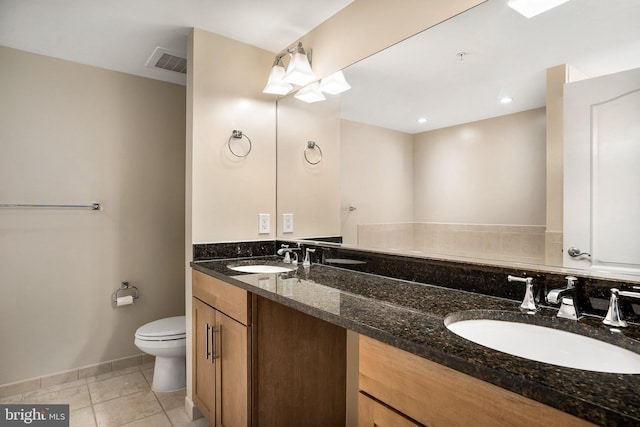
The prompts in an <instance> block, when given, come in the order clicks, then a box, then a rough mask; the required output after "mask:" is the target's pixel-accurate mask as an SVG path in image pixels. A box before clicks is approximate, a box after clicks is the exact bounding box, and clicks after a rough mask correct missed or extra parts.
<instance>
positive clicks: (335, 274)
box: [191, 257, 640, 426]
mask: <svg viewBox="0 0 640 427" xmlns="http://www.w3.org/2000/svg"><path fill="white" fill-rule="evenodd" d="M265 263H268V264H273V265H281V266H288V267H292V266H291V265H290V264H281V263H280V262H279V261H278V258H277V257H263V258H259V259H255V258H251V259H228V260H216V261H204V262H195V263H192V264H191V265H192V267H193V268H194V269H195V270H198V271H201V272H203V273H205V274H208V275H211V276H213V277H217V278H219V279H221V280H224V281H226V282H228V283H231V284H233V285H235V286H238V287H240V288H243V289H246V290H247V291H250V292H252V293H255V294H257V295H260V296H262V297H265V298H268V299H270V300H273V301H276V302H278V303H281V304H283V305H286V306H288V307H291V308H294V309H296V310H298V311H301V312H304V313H307V314H310V315H312V316H315V317H318V318H321V319H323V320H325V321H328V322H330V323H333V324H336V325H339V326H342V327H344V328H346V329H350V330H353V331H355V332H358V333H360V334H363V335H367V336H369V337H372V338H375V339H377V340H379V341H382V342H385V343H387V344H390V345H393V346H395V347H398V348H401V349H403V350H406V351H408V352H410V353H413V354H416V355H419V356H421V357H424V358H426V359H429V360H432V361H434V362H437V363H440V364H442V365H444V366H448V367H450V368H453V369H455V370H457V371H460V372H463V373H466V374H469V375H471V376H474V377H476V378H479V379H482V380H484V381H487V382H489V383H492V384H495V385H498V386H500V387H503V388H505V389H508V390H511V391H513V392H515V393H518V394H521V395H523V396H526V397H529V398H531V399H534V400H537V401H539V402H542V403H544V404H547V405H549V406H552V407H555V408H557V409H560V410H562V411H564V412H567V413H570V414H573V415H576V416H578V417H580V418H583V419H586V420H589V421H591V422H593V423H595V424H598V425H603V426H629V425H640V375H631V374H611V373H600V372H591V371H582V370H576V369H571V368H565V367H560V366H555V365H549V364H545V363H540V362H535V361H531V360H527V359H523V358H520V357H516V356H511V355H509V354H506V353H502V352H499V351H495V350H492V349H489V348H487V347H483V346H481V345H478V344H475V343H473V342H471V341H468V340H465V339H463V338H461V337H459V336H457V335H455V334H454V333H452V332H451V331H449V330H448V329H447V328H446V327H445V325H444V319H445V318H446V317H447V316H449V315H451V314H454V313H458V314H455V315H456V316H464V317H467V318H468V317H474V316H477V317H491V318H496V319H509V320H512V321H519V322H524V323H536V324H541V325H543V326H548V327H553V328H557V329H564V330H569V331H573V332H577V333H580V334H583V335H588V336H593V337H596V338H599V339H601V340H604V341H609V342H612V343H615V344H618V345H620V346H622V347H625V348H627V349H629V350H632V351H635V352H636V353H640V331H638V329H640V327H638V326H636V325H634V326H632V327H631V328H629V329H627V330H625V331H624V335H623V334H621V333H613V332H611V331H610V330H609V328H607V327H605V326H604V325H602V323H601V319H599V318H597V317H589V316H586V317H583V318H582V319H580V320H579V322H574V321H571V320H565V319H558V318H556V317H555V314H556V310H553V309H548V308H542V309H541V310H540V311H539V312H538V313H536V314H535V315H527V314H523V313H521V312H520V310H519V309H518V306H519V305H520V302H519V301H513V300H508V299H502V298H497V297H491V296H486V295H479V294H475V293H471V292H467V291H460V290H455V289H448V288H441V287H436V286H430V285H427V284H421V283H415V282H408V281H403V280H396V279H390V278H386V277H381V276H376V275H372V274H367V273H358V272H354V271H349V270H345V269H342V268H337V267H332V266H327V265H321V264H312V265H311V267H306V268H305V267H303V266H302V265H301V264H299V265H298V266H297V268H296V269H295V270H294V271H291V272H287V273H279V274H265V273H260V274H246V273H240V272H237V271H233V270H231V269H229V268H228V266H233V265H239V264H265ZM293 267H296V266H293ZM459 312H464V313H459Z"/></svg>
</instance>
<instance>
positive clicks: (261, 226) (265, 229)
mask: <svg viewBox="0 0 640 427" xmlns="http://www.w3.org/2000/svg"><path fill="white" fill-rule="evenodd" d="M270 229H271V215H269V214H262V213H261V214H258V234H269V232H270V231H269V230H270Z"/></svg>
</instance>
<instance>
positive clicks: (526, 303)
mask: <svg viewBox="0 0 640 427" xmlns="http://www.w3.org/2000/svg"><path fill="white" fill-rule="evenodd" d="M525 283H526V289H525V292H524V298H523V300H522V304H520V309H521V310H524V311H527V312H529V313H531V312H534V313H535V312H536V311H538V304H536V299H535V297H534V296H533V278H531V277H529V280H527V281H526V282H525Z"/></svg>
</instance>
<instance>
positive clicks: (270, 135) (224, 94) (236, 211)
mask: <svg viewBox="0 0 640 427" xmlns="http://www.w3.org/2000/svg"><path fill="white" fill-rule="evenodd" d="M187 63H188V73H187V103H188V106H187V129H186V132H187V145H186V153H187V155H186V198H185V199H186V201H185V205H186V220H185V225H186V232H185V240H184V242H185V245H184V249H185V258H186V259H185V264H186V266H187V267H188V264H189V262H190V261H191V260H192V244H194V243H216V242H225V241H241V240H270V239H274V238H275V226H276V218H275V212H276V197H275V194H276V168H275V165H276V104H275V97H274V96H272V95H265V94H263V93H262V88H263V87H264V84H265V82H266V78H267V76H268V75H269V68H270V67H271V65H272V63H273V56H272V54H271V53H270V52H267V51H264V50H262V49H258V48H256V47H253V46H249V45H247V44H244V43H240V42H237V41H234V40H231V39H228V38H225V37H222V36H219V35H217V34H212V33H208V32H206V31H202V30H199V29H194V30H193V31H192V33H191V34H190V36H189V40H188V46H187ZM234 129H235V130H241V131H242V132H244V133H245V134H246V135H247V136H248V137H249V138H250V139H251V141H252V149H251V152H250V154H249V155H248V156H247V157H245V158H237V157H235V156H234V155H233V154H231V152H230V151H229V148H228V146H227V141H228V139H229V137H230V136H231V132H232V131H233V130H234ZM238 148H239V147H238ZM237 151H240V150H237ZM260 213H268V214H270V215H271V232H270V233H269V234H259V233H258V214H260ZM181 247H182V245H181ZM181 258H182V257H181ZM183 259H184V258H183ZM184 281H185V284H186V285H185V290H184V291H185V295H186V298H185V299H186V301H185V303H186V315H187V395H188V396H187V404H186V409H187V412H188V413H189V415H190V416H192V415H194V414H193V413H192V410H193V403H192V402H191V397H192V396H191V342H192V337H191V297H192V291H191V269H190V268H187V271H186V275H185V278H184Z"/></svg>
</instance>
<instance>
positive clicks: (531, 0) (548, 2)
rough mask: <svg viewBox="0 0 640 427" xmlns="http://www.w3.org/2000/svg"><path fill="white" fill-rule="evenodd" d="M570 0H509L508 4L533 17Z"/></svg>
mask: <svg viewBox="0 0 640 427" xmlns="http://www.w3.org/2000/svg"><path fill="white" fill-rule="evenodd" d="M568 1H569V0H509V1H508V2H507V5H509V7H510V8H512V9H513V10H515V11H516V12H518V13H520V14H521V15H524V16H526V17H527V18H533V17H534V16H536V15H540V14H541V13H543V12H546V11H547V10H550V9H553V8H554V7H557V6H560V5H561V4H562V3H566V2H568Z"/></svg>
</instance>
